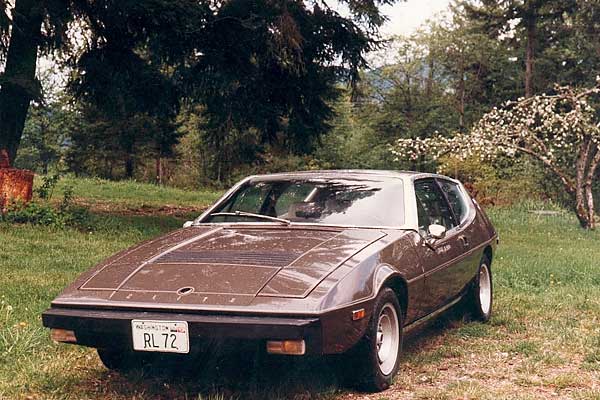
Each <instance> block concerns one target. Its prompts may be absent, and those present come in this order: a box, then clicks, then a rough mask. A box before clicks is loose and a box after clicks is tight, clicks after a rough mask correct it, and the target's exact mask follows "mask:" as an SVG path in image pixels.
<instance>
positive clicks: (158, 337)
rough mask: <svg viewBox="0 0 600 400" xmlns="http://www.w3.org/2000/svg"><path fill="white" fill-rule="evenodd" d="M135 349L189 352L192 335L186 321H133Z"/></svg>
mask: <svg viewBox="0 0 600 400" xmlns="http://www.w3.org/2000/svg"><path fill="white" fill-rule="evenodd" d="M131 333H132V336H133V349H134V350H137V351H159V352H163V353H189V351H190V335H189V331H188V324H187V322H185V321H181V322H179V321H146V320H133V321H131Z"/></svg>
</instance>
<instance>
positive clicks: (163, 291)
mask: <svg viewBox="0 0 600 400" xmlns="http://www.w3.org/2000/svg"><path fill="white" fill-rule="evenodd" d="M384 236H385V233H383V232H381V231H379V230H375V229H342V228H319V227H293V226H281V227H280V226H273V225H271V224H268V225H267V226H265V227H257V226H232V225H229V226H215V225H212V226H193V227H189V228H185V229H180V230H178V231H175V232H172V233H170V234H168V235H165V236H163V237H160V238H157V239H154V240H151V241H149V242H146V243H142V244H140V245H138V246H135V247H133V248H131V249H128V250H126V251H124V252H121V253H119V254H117V255H115V256H113V257H111V258H110V259H108V260H106V261H105V262H103V263H101V264H99V265H98V266H96V267H95V268H94V269H92V270H91V271H89V272H88V273H87V274H84V275H83V276H82V277H80V279H78V280H77V281H76V282H75V283H74V284H73V285H72V286H71V287H69V288H68V289H67V290H66V291H65V292H63V294H62V295H61V296H59V298H57V300H55V302H54V303H70V304H72V303H77V302H78V301H81V302H86V301H91V302H94V301H95V302H98V301H101V302H104V303H107V304H108V303H115V304H116V303H119V304H121V305H122V304H127V303H131V304H134V303H135V304H140V303H146V304H148V303H152V304H162V305H165V304H173V303H175V304H187V305H202V304H204V305H218V306H232V307H239V306H244V305H249V304H251V303H252V301H253V300H254V299H256V298H257V297H265V298H266V297H279V298H281V297H288V298H289V297H291V298H304V297H306V296H307V295H308V294H309V293H310V292H311V291H312V290H313V289H314V288H315V287H316V286H317V285H318V284H319V283H320V282H321V281H322V280H323V279H325V278H326V277H327V276H328V275H330V274H331V273H332V272H333V271H335V270H336V269H337V268H338V267H339V266H341V265H342V264H343V263H344V262H345V261H346V260H348V259H350V258H351V257H353V256H354V255H355V254H357V253H358V252H360V251H361V250H363V249H365V247H367V246H369V245H370V244H372V243H374V242H376V241H378V240H380V239H381V238H383V237H384ZM273 300H275V299H273Z"/></svg>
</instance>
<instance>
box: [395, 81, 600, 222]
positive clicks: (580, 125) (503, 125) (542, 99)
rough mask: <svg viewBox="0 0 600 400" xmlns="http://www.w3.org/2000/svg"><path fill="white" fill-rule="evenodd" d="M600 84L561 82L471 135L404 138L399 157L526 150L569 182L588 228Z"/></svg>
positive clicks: (598, 157)
mask: <svg viewBox="0 0 600 400" xmlns="http://www.w3.org/2000/svg"><path fill="white" fill-rule="evenodd" d="M599 93H600V87H594V88H590V89H574V88H571V87H557V88H556V94H552V95H540V96H534V97H531V98H528V99H519V100H518V101H509V102H507V103H506V104H505V105H504V106H503V107H501V108H494V109H493V110H492V111H490V112H489V113H487V114H486V115H484V116H483V118H482V119H481V120H480V121H479V122H478V123H477V124H476V125H475V126H474V128H473V130H472V131H471V132H470V133H469V134H457V135H455V136H453V137H451V138H448V137H441V136H438V137H433V138H425V139H420V138H417V139H399V140H397V141H396V143H395V146H394V147H393V149H392V153H393V154H394V155H396V156H397V157H398V158H402V157H408V158H411V159H417V158H418V157H420V156H421V155H423V154H427V155H429V156H431V157H433V158H438V157H440V156H441V155H444V154H448V153H450V152H452V153H453V154H454V156H456V157H458V158H460V159H466V158H468V157H472V156H479V157H482V158H491V157H495V156H497V155H498V154H504V155H507V156H509V157H514V156H515V155H516V154H523V155H526V156H529V157H531V158H533V159H534V160H535V161H537V162H539V163H540V164H541V165H543V167H544V168H545V169H546V170H548V171H549V172H550V173H552V174H553V175H555V176H556V177H557V178H558V179H560V181H561V182H562V183H563V185H564V189H565V191H566V192H567V193H568V194H569V195H570V196H572V197H573V200H574V202H573V206H574V209H575V211H576V213H577V216H578V217H579V219H580V222H581V225H582V226H583V227H585V228H594V226H595V216H594V214H595V210H594V198H593V194H592V185H593V180H594V178H595V176H596V170H597V168H598V166H599V165H600V149H599V144H600V125H599V124H598V121H597V110H596V109H595V108H594V107H593V106H592V105H591V104H590V102H591V101H592V100H593V99H594V97H597V95H598V94H599Z"/></svg>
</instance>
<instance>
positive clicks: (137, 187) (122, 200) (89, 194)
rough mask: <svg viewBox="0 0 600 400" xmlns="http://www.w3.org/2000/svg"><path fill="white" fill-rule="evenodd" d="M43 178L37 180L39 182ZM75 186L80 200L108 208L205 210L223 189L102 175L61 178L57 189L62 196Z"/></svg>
mask: <svg viewBox="0 0 600 400" xmlns="http://www.w3.org/2000/svg"><path fill="white" fill-rule="evenodd" d="M39 182H40V180H39V179H37V180H36V184H39ZM67 186H70V187H73V189H74V193H75V196H76V197H77V198H78V199H79V200H80V201H84V202H85V203H88V204H90V205H93V206H95V207H97V208H101V209H102V208H103V209H105V210H107V211H115V209H117V210H121V209H131V208H134V209H142V210H143V209H144V208H147V209H151V208H169V207H172V208H189V209H192V210H202V209H204V208H206V207H207V206H209V205H210V204H212V203H213V202H214V201H215V200H216V199H217V198H218V197H219V196H220V195H221V192H219V191H214V190H210V189H209V190H206V189H198V190H195V191H190V190H182V189H175V188H169V187H165V186H158V185H149V184H147V183H140V182H135V181H119V182H113V181H107V180H105V179H99V178H74V177H70V176H67V177H64V178H62V179H61V180H60V181H59V183H58V185H57V188H56V195H57V196H60V195H61V193H62V191H63V190H64V188H65V187H67Z"/></svg>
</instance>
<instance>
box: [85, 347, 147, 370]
mask: <svg viewBox="0 0 600 400" xmlns="http://www.w3.org/2000/svg"><path fill="white" fill-rule="evenodd" d="M96 351H97V352H98V357H99V358H100V361H102V364H104V366H105V367H106V368H108V369H109V370H112V371H118V372H127V371H130V370H132V369H136V368H143V367H145V366H148V365H150V364H151V363H152V361H153V357H152V355H150V354H144V355H142V354H138V353H136V352H133V351H131V350H127V349H121V348H108V349H96Z"/></svg>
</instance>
